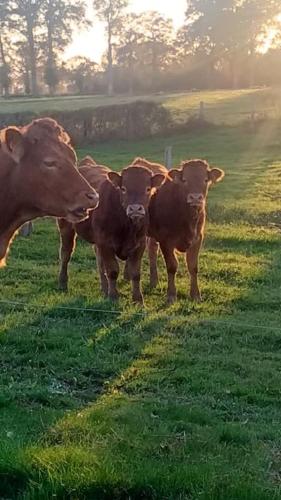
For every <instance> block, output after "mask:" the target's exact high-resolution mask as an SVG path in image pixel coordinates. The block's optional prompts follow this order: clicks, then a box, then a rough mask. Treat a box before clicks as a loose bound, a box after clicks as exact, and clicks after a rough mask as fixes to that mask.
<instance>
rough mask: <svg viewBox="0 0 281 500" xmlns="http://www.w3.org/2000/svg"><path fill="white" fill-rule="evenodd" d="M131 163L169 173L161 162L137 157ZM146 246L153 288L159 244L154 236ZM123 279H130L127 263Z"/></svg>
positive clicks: (156, 271) (155, 172)
mask: <svg viewBox="0 0 281 500" xmlns="http://www.w3.org/2000/svg"><path fill="white" fill-rule="evenodd" d="M132 165H136V166H143V167H147V168H148V169H149V170H151V172H152V173H153V174H163V175H164V176H165V177H167V175H168V174H169V171H168V169H167V168H166V167H164V165H162V164H161V163H154V162H151V161H149V160H147V159H146V158H140V157H137V158H135V159H134V161H133V163H132ZM147 248H148V254H149V266H150V286H151V288H155V287H156V286H157V283H158V270H157V257H158V253H159V244H158V243H157V241H156V240H155V239H154V238H148V239H147ZM124 279H125V280H127V281H130V276H129V270H128V265H127V263H126V265H125V269H124Z"/></svg>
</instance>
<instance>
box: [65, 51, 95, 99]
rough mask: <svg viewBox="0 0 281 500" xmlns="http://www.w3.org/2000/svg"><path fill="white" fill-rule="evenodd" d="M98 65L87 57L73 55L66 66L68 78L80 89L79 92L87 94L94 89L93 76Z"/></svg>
mask: <svg viewBox="0 0 281 500" xmlns="http://www.w3.org/2000/svg"><path fill="white" fill-rule="evenodd" d="M97 67H98V65H97V64H96V63H95V62H93V61H91V60H90V59H88V58H87V57H72V58H71V59H70V60H69V61H67V63H66V65H65V66H64V71H65V74H66V75H67V76H66V78H67V79H69V80H70V81H71V82H72V83H73V84H74V85H75V86H76V89H77V90H78V92H79V94H86V93H89V92H91V91H92V90H93V86H94V84H93V80H94V79H93V76H94V74H95V72H96V69H97Z"/></svg>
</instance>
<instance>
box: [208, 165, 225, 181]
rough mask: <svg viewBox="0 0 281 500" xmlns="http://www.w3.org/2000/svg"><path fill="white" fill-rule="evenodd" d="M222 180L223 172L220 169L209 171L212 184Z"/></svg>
mask: <svg viewBox="0 0 281 500" xmlns="http://www.w3.org/2000/svg"><path fill="white" fill-rule="evenodd" d="M223 178H224V171H223V170H221V169H220V168H212V170H210V171H209V179H210V181H211V183H212V184H216V183H217V182H220V181H222V180H223Z"/></svg>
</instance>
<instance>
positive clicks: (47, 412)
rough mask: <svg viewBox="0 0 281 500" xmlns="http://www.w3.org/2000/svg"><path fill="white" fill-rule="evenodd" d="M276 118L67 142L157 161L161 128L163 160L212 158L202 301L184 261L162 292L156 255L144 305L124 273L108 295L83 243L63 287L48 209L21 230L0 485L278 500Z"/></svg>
mask: <svg viewBox="0 0 281 500" xmlns="http://www.w3.org/2000/svg"><path fill="white" fill-rule="evenodd" d="M280 132H281V131H280V130H276V129H274V128H268V126H267V128H264V129H261V130H260V132H258V133H256V134H254V133H250V132H246V131H245V130H243V129H241V128H233V129H232V128H220V129H215V130H213V131H211V130H210V131H207V132H206V131H205V132H200V133H199V134H190V135H188V136H178V137H173V138H172V139H171V140H170V141H168V140H167V139H165V140H164V139H163V140H162V139H151V140H147V141H144V142H140V143H135V144H129V143H127V142H126V143H112V144H106V145H103V146H98V147H97V148H96V149H95V150H94V151H93V150H83V151H80V154H81V155H83V154H85V153H92V154H93V156H94V157H95V158H96V159H97V160H99V161H102V162H105V163H108V164H110V165H112V166H114V167H115V168H116V169H117V168H120V167H121V166H123V165H126V164H127V163H128V162H129V160H130V159H131V158H132V157H133V156H134V155H136V154H142V155H145V156H148V157H149V158H152V159H155V160H162V157H163V150H164V147H165V145H166V144H167V142H168V143H171V144H173V146H174V155H175V160H176V161H179V160H180V159H183V158H190V157H197V156H199V157H204V158H207V159H208V160H209V161H210V162H211V163H212V164H213V165H217V166H219V167H222V168H224V169H225V171H226V177H225V180H224V182H223V183H221V184H220V185H219V186H217V187H216V188H215V189H214V190H213V191H212V192H211V193H210V203H209V223H208V226H207V237H206V244H205V247H204V250H203V252H202V257H201V275H200V280H201V285H202V292H203V296H204V299H205V300H204V303H203V304H200V305H194V304H192V303H190V302H189V301H188V300H187V288H188V286H187V279H186V276H185V269H184V265H183V261H182V259H181V269H180V272H179V276H178V284H179V300H178V302H177V304H175V305H174V306H172V307H170V308H166V306H165V273H164V269H163V265H162V263H161V269H162V273H161V274H162V278H161V284H160V286H159V288H158V289H157V290H156V291H154V292H150V291H149V288H148V273H147V262H145V264H144V277H143V281H144V290H145V300H146V308H145V313H146V314H145V315H144V314H143V313H142V312H141V311H140V309H137V308H135V307H133V306H132V305H131V304H130V293H129V288H128V285H127V284H125V283H124V282H122V281H121V291H122V293H123V298H122V300H121V302H120V304H119V305H118V306H112V305H111V304H110V303H108V302H106V301H103V300H102V299H101V297H100V294H99V287H98V279H97V274H96V270H95V262H94V258H93V256H92V250H91V248H90V246H88V245H86V244H83V243H81V242H79V245H78V248H77V251H76V254H75V257H74V258H73V262H72V265H71V278H70V280H71V281H70V292H69V294H68V295H64V294H61V293H59V292H57V285H56V279H57V270H58V258H57V255H58V235H57V232H56V228H55V225H54V223H53V222H51V221H41V222H37V223H36V225H35V232H34V234H33V235H32V237H31V238H30V239H23V238H18V239H17V240H16V241H15V243H14V245H13V247H12V251H11V255H10V257H9V262H8V267H7V268H6V269H4V270H1V300H2V301H3V300H6V301H11V302H14V304H11V303H10V304H7V303H3V302H0V314H1V324H0V342H1V346H0V367H1V372H0V497H1V498H6V499H7V498H21V499H25V500H27V499H29V500H31V499H50V498H61V499H63V498H69V499H83V498H88V499H97V500H99V499H129V498H131V499H140V498H143V499H148V498H154V499H161V500H162V499H169V500H175V499H192V500H277V499H278V500H279V499H281V484H280V477H281V385H280V376H281V370H280V366H281V351H280V347H281V336H280V334H281V326H280V302H281V288H280V286H281V251H280V230H279V228H278V223H279V222H280V215H281V211H280V175H281V142H280V136H281V134H280ZM18 302H23V303H25V304H26V305H25V306H21V305H19V304H17V303H18ZM67 308H69V309H67ZM79 308H82V309H85V308H95V309H99V310H100V312H91V311H85V310H80V309H79ZM107 311H111V312H107Z"/></svg>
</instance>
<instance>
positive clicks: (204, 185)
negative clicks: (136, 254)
mask: <svg viewBox="0 0 281 500" xmlns="http://www.w3.org/2000/svg"><path fill="white" fill-rule="evenodd" d="M169 177H170V178H171V180H169V179H167V180H166V182H165V184H164V185H163V186H162V187H161V188H160V189H159V190H158V191H157V193H156V194H155V195H154V196H153V197H152V199H151V202H150V207H149V217H150V225H149V235H150V236H151V237H152V238H154V239H155V240H156V241H157V242H159V243H160V247H161V251H162V253H163V256H164V259H165V262H166V268H167V274H168V289H167V299H168V303H170V304H172V303H173V302H174V301H175V300H176V294H177V292H176V286H175V275H176V272H177V268H178V262H177V258H176V256H175V250H178V251H179V252H184V253H185V254H186V262H187V267H188V270H189V273H190V278H191V286H190V296H191V298H192V299H193V300H195V301H200V300H201V294H200V291H199V286H198V276H197V275H198V258H199V252H200V248H201V245H202V241H203V237H204V227H205V220H206V200H207V194H208V189H209V187H210V186H211V185H212V184H214V183H216V182H219V181H221V180H222V179H223V177H224V172H223V171H222V170H220V169H218V168H213V169H210V167H209V165H208V163H207V162H205V161H203V160H191V161H186V162H183V164H182V167H181V168H180V169H179V170H177V169H174V170H171V171H170V172H169ZM153 252H154V254H155V248H152V249H150V258H151V256H152V261H153V262H152V265H154V266H156V257H157V256H155V255H154V256H153ZM154 273H155V274H157V270H154Z"/></svg>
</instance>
